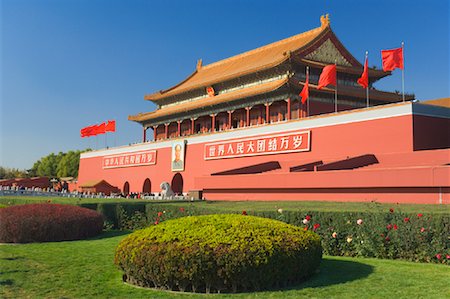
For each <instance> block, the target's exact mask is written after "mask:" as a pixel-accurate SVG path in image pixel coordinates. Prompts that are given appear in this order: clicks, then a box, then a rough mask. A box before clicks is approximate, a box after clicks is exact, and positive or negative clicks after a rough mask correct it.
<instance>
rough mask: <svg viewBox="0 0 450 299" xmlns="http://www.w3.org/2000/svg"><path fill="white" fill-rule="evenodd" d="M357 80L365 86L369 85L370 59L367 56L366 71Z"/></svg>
mask: <svg viewBox="0 0 450 299" xmlns="http://www.w3.org/2000/svg"><path fill="white" fill-rule="evenodd" d="M357 82H358V84H359V85H361V86H362V87H364V88H367V87H369V59H368V58H367V56H366V61H365V62H364V71H363V73H362V75H361V77H360V78H359V79H358V81H357Z"/></svg>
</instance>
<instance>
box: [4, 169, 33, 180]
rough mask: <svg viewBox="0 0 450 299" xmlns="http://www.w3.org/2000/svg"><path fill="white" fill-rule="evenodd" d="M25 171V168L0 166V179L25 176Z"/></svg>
mask: <svg viewBox="0 0 450 299" xmlns="http://www.w3.org/2000/svg"><path fill="white" fill-rule="evenodd" d="M26 177H27V172H26V171H25V170H19V169H17V168H8V167H2V166H0V180H1V179H14V178H26Z"/></svg>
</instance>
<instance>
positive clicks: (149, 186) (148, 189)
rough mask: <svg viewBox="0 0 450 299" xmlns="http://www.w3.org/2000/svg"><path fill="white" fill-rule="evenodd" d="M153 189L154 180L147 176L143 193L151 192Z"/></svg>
mask: <svg viewBox="0 0 450 299" xmlns="http://www.w3.org/2000/svg"><path fill="white" fill-rule="evenodd" d="M151 191H152V182H151V181H150V179H149V178H146V179H145V181H144V185H143V186H142V193H150V192H151Z"/></svg>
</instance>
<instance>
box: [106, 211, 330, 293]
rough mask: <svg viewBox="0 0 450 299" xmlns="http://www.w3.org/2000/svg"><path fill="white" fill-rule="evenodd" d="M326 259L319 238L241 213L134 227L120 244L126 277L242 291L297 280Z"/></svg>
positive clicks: (119, 261) (147, 283)
mask: <svg viewBox="0 0 450 299" xmlns="http://www.w3.org/2000/svg"><path fill="white" fill-rule="evenodd" d="M321 258H322V247H321V245H320V237H319V236H318V235H317V234H315V233H313V232H311V231H304V230H303V229H302V228H299V227H295V226H292V225H288V224H285V223H282V222H280V221H276V220H270V219H264V218H259V217H253V216H242V215H208V216H192V217H183V218H179V219H176V220H168V221H165V222H163V223H162V224H158V225H154V226H151V227H148V228H146V229H143V230H140V231H136V232H135V233H133V234H131V235H129V236H128V237H127V238H125V239H124V240H122V241H121V242H120V244H119V245H118V247H117V249H116V254H115V263H116V265H118V266H119V268H120V269H121V270H122V271H123V272H124V280H126V281H128V282H130V283H132V284H136V285H139V286H144V287H157V288H163V289H169V290H179V291H193V292H206V293H209V292H211V291H216V292H224V291H225V292H230V291H231V292H239V291H254V290H261V289H270V288H278V287H284V286H287V285H293V284H296V283H298V282H300V281H303V280H305V279H306V278H308V277H309V276H311V275H312V274H313V273H314V272H315V271H316V270H317V268H318V266H319V264H320V261H321Z"/></svg>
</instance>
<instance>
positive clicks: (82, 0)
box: [0, 0, 450, 169]
mask: <svg viewBox="0 0 450 299" xmlns="http://www.w3.org/2000/svg"><path fill="white" fill-rule="evenodd" d="M0 3H1V6H0V10H1V47H0V51H1V53H0V54H1V61H0V70H1V73H0V76H1V80H0V82H1V85H0V90H1V101H0V165H1V166H7V167H16V168H20V169H26V168H30V167H31V166H32V164H33V163H34V162H35V161H36V160H38V159H39V158H40V157H42V156H45V155H48V154H49V153H51V152H55V153H57V152H59V151H68V150H75V149H84V148H87V147H92V148H96V147H97V145H96V144H97V143H98V147H104V146H105V137H104V136H100V137H98V141H97V143H96V140H95V138H89V139H90V140H88V139H87V138H84V139H82V138H80V137H79V130H80V129H81V128H82V127H84V126H88V125H91V124H95V123H100V122H103V121H106V120H108V119H115V120H116V121H117V132H116V133H115V134H108V136H107V138H108V140H107V142H108V145H109V146H114V144H116V145H125V144H129V143H133V142H138V141H140V140H141V138H142V137H141V136H142V130H141V127H140V126H139V125H138V124H137V123H133V122H130V121H128V120H127V116H128V115H132V114H136V113H138V112H147V111H151V110H153V109H154V106H153V105H152V104H151V103H150V102H148V101H144V100H143V96H144V94H147V93H153V92H155V91H158V90H160V89H165V88H167V87H170V86H172V85H174V84H176V83H178V82H179V81H181V80H182V79H184V78H185V77H186V76H187V75H189V74H190V73H191V72H192V71H193V70H194V69H195V65H196V62H197V59H199V58H202V59H203V63H204V64H208V63H211V62H214V61H217V60H220V59H224V58H227V57H230V56H233V55H235V54H239V53H241V52H244V51H247V50H251V49H254V48H256V47H259V46H262V45H265V44H268V43H271V42H274V41H277V40H280V39H283V38H286V37H289V36H292V35H295V34H298V33H301V32H303V31H307V30H309V29H312V28H315V27H318V26H319V25H320V21H319V17H320V15H322V14H324V13H329V14H330V19H331V27H332V29H333V31H334V32H335V33H336V35H337V36H338V38H339V39H340V40H341V42H342V43H343V44H344V45H345V46H346V47H347V49H348V50H349V51H350V52H351V53H352V54H353V55H354V56H355V57H356V58H357V59H358V60H359V61H360V62H363V59H364V53H365V51H366V50H368V51H369V65H370V66H373V65H376V66H378V67H381V58H380V50H381V49H390V48H395V47H399V46H400V44H401V41H404V42H405V89H406V91H407V92H414V93H415V94H416V98H417V99H419V100H426V99H433V98H440V97H448V96H449V85H450V84H449V69H450V62H449V53H450V49H449V35H450V32H449V31H450V30H449V27H450V24H449V16H450V11H449V4H448V1H447V0H427V1H403V0H401V1H391V0H377V1H361V0H359V1H357V0H354V1H351V0H347V1H344V0H343V1H318V0H314V1H313V0H309V1H300V0H298V1H291V0H284V1H277V0H273V1H272V0H271V1H264V0H260V1H237V0H236V1H232V0H228V1H225V0H221V1H219V0H216V1H206V0H204V1H200V0H191V1H181V0H179V1H172V0H163V1H158V0H154V1H153V0H152V1H151V0H121V1H119V0H65V1H62V0H0ZM375 86H376V87H377V88H378V89H382V90H389V91H393V90H396V89H397V90H400V89H401V77H400V72H399V71H398V70H397V71H395V72H394V75H393V76H391V77H389V78H386V79H384V80H382V81H381V82H379V83H377V84H376V85H375Z"/></svg>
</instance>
